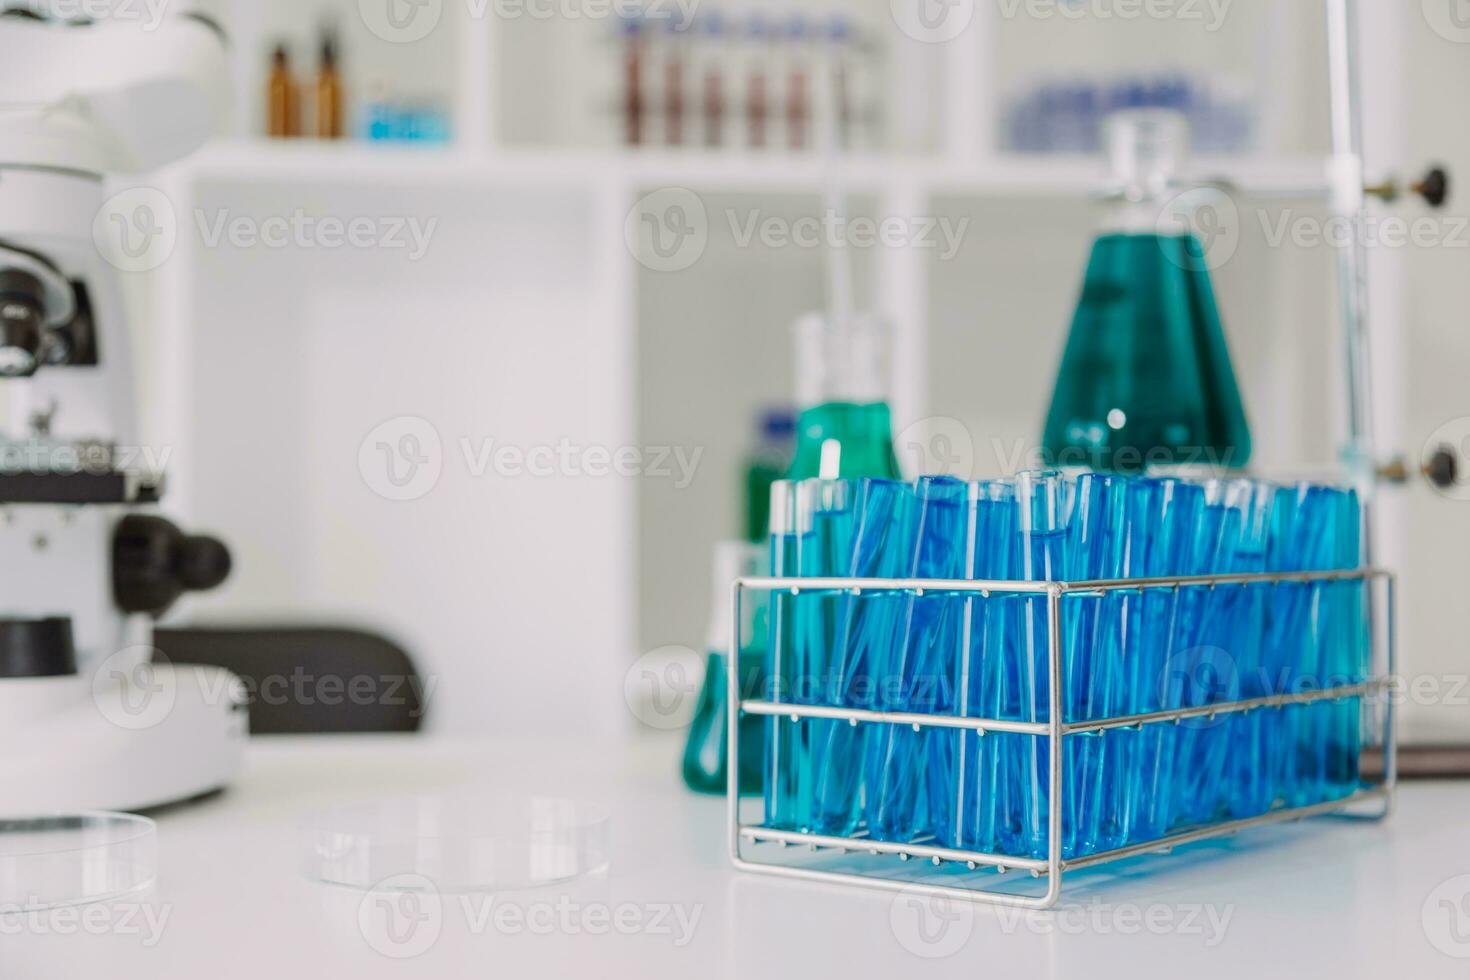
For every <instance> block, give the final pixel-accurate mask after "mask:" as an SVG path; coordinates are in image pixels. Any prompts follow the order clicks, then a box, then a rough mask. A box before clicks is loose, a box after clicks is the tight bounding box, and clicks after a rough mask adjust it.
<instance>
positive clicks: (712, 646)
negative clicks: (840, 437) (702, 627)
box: [682, 541, 770, 793]
mask: <svg viewBox="0 0 1470 980" xmlns="http://www.w3.org/2000/svg"><path fill="white" fill-rule="evenodd" d="M769 569H770V561H769V558H768V557H767V556H766V551H765V549H764V548H763V547H762V546H761V545H758V544H750V543H749V542H745V541H722V542H720V543H719V544H718V545H716V546H715V562H714V595H713V596H712V597H711V600H710V628H709V636H708V639H707V642H706V644H705V648H706V652H707V654H708V657H707V659H706V661H705V665H706V666H705V676H704V686H703V688H702V689H701V690H700V693H699V703H698V705H696V707H695V711H694V720H693V722H692V723H691V724H690V726H689V737H688V740H687V741H686V742H685V745H684V758H683V768H682V772H683V776H684V782H685V784H686V785H687V786H688V787H689V788H690V789H692V790H694V791H696V792H699V793H724V792H725V791H726V789H727V787H728V776H727V774H728V772H729V766H728V761H727V759H728V751H727V749H728V744H729V742H728V739H729V728H728V727H727V726H728V719H729V711H730V708H729V705H730V697H729V695H730V690H729V674H728V673H727V672H728V671H731V670H738V671H739V672H740V677H739V679H738V681H737V683H738V685H739V689H740V691H741V692H742V695H743V696H746V697H756V696H758V695H759V694H760V693H761V685H762V681H761V676H760V675H761V672H762V670H763V668H764V663H765V656H766V653H765V639H766V627H765V623H764V613H763V611H762V610H761V609H760V607H759V606H758V605H757V604H755V603H753V602H750V601H746V602H745V603H744V604H743V609H744V614H745V619H746V622H744V623H742V624H741V628H740V636H741V639H742V641H743V643H742V649H741V650H740V651H739V652H738V653H735V652H734V651H731V650H730V639H731V637H730V615H731V600H730V590H731V588H732V587H733V586H734V585H735V580H736V579H738V578H741V577H744V576H752V575H765V574H768V573H769ZM755 619H759V620H760V622H752V621H751V620H755ZM764 755H765V720H764V719H763V718H760V717H759V716H756V715H748V716H745V717H742V718H741V719H740V791H741V792H742V793H759V792H760V791H761V784H762V776H761V765H762V762H763V759H764Z"/></svg>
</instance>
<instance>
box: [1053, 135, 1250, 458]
mask: <svg viewBox="0 0 1470 980" xmlns="http://www.w3.org/2000/svg"><path fill="white" fill-rule="evenodd" d="M1108 142H1109V147H1110V153H1111V156H1112V161H1113V168H1114V171H1115V176H1116V177H1117V178H1118V180H1119V181H1120V182H1121V185H1122V190H1121V196H1120V199H1119V201H1118V202H1117V203H1116V204H1115V206H1114V209H1113V212H1112V214H1111V215H1110V216H1109V219H1108V221H1107V223H1106V225H1105V227H1104V230H1103V232H1102V234H1100V235H1099V237H1098V238H1097V240H1096V242H1094V244H1093V247H1092V257H1091V259H1090V261H1089V262H1088V266H1087V276H1086V279H1085V280H1084V282H1083V285H1082V296H1081V299H1080V300H1079V301H1078V304H1077V312H1076V315H1075V317H1074V319H1073V321H1072V331H1071V335H1070V336H1069V338H1068V340H1067V347H1066V352H1065V353H1064V355H1063V357H1062V366H1061V372H1060V375H1059V377H1058V378H1057V385H1056V392H1055V394H1054V395H1053V397H1052V404H1051V412H1050V414H1049V415H1048V417H1047V421H1046V432H1045V435H1044V436H1043V448H1044V449H1045V451H1046V452H1047V454H1048V457H1049V459H1050V461H1051V462H1052V463H1053V464H1054V465H1058V466H1072V465H1076V466H1089V467H1092V468H1093V469H1099V470H1115V471H1125V472H1126V471H1137V470H1142V469H1144V468H1145V467H1147V466H1151V465H1166V466H1179V465H1195V464H1206V465H1211V466H1216V467H1223V468H1228V469H1239V468H1242V467H1244V466H1245V465H1246V463H1247V462H1249V460H1250V455H1251V436H1250V428H1249V426H1248V425H1247V423H1246V417H1245V409H1244V407H1243V405H1242V404H1241V398H1240V389H1239V387H1238V386H1237V384H1236V381H1235V372H1234V370H1233V369H1232V367H1231V364H1230V351H1229V347H1228V345H1227V344H1226V342H1225V332H1224V329H1223V327H1222V326H1221V323H1220V311H1219V308H1218V307H1217V306H1216V304H1215V292H1214V289H1213V287H1212V286H1211V284H1210V268H1209V261H1208V256H1207V255H1206V249H1205V247H1204V245H1203V244H1202V243H1201V241H1200V239H1199V237H1198V236H1196V235H1195V234H1194V231H1193V225H1192V224H1191V222H1189V221H1188V220H1180V219H1181V217H1182V215H1181V213H1180V210H1179V208H1180V201H1181V199H1180V198H1177V197H1176V198H1175V200H1173V201H1170V200H1168V197H1169V189H1170V179H1171V178H1172V176H1173V171H1174V168H1175V165H1176V162H1177V160H1178V159H1179V158H1180V157H1181V156H1182V155H1183V153H1184V147H1185V144H1186V143H1187V142H1188V124H1187V123H1186V121H1185V120H1184V118H1183V117H1182V116H1180V115H1178V114H1177V113H1172V112H1163V111H1138V112H1124V113H1119V114H1118V115H1116V116H1114V117H1113V118H1112V120H1110V122H1109V134H1108Z"/></svg>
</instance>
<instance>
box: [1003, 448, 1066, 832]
mask: <svg viewBox="0 0 1470 980" xmlns="http://www.w3.org/2000/svg"><path fill="white" fill-rule="evenodd" d="M1064 494H1065V489H1064V485H1063V480H1062V476H1061V474H1060V473H1057V472H1053V471H1029V472H1025V473H1022V474H1021V475H1020V476H1018V477H1017V478H1016V500H1017V504H1018V514H1019V516H1020V537H1021V556H1020V557H1021V563H1020V566H1019V568H1018V570H1017V571H1018V578H1020V579H1022V580H1023V581H1027V582H1059V581H1061V580H1062V548H1063V536H1064V535H1065V533H1066V526H1065V523H1064V511H1063V503H1064ZM1020 602H1021V604H1022V606H1023V612H1022V614H1021V624H1020V633H1019V636H1018V641H1019V644H1020V661H1021V663H1020V667H1021V672H1022V673H1021V710H1022V714H1023V717H1024V720H1026V721H1029V722H1047V721H1049V720H1050V719H1051V680H1050V677H1051V674H1050V664H1051V629H1050V625H1049V622H1048V600H1047V598H1046V597H1045V596H1030V595H1028V596H1026V597H1024V598H1022V599H1021V600H1020ZM1018 775H1019V779H1020V782H1021V785H1022V790H1023V793H1024V795H1023V797H1022V801H1021V803H1022V833H1023V845H1024V847H1025V848H1026V851H1027V853H1028V854H1029V856H1031V857H1034V858H1041V857H1045V856H1046V854H1047V849H1048V843H1049V839H1050V819H1049V811H1048V806H1049V803H1048V801H1049V799H1050V789H1051V755H1050V752H1049V751H1048V748H1047V740H1046V739H1045V738H1041V737H1039V736H1026V737H1025V739H1024V740H1023V741H1022V742H1021V760H1020V770H1019V773H1018ZM1068 795H1070V794H1068Z"/></svg>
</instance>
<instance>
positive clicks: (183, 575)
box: [112, 514, 231, 616]
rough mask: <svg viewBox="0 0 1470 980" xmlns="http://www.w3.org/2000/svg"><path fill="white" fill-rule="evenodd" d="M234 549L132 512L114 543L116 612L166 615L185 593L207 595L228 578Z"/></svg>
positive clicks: (157, 519) (119, 525)
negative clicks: (230, 549) (231, 551)
mask: <svg viewBox="0 0 1470 980" xmlns="http://www.w3.org/2000/svg"><path fill="white" fill-rule="evenodd" d="M230 566H231V561H230V551H229V549H228V548H227V547H225V545H224V544H223V543H222V542H221V541H219V540H217V539H216V538H211V537H206V536H204V535H197V534H185V533H184V532H183V531H180V530H179V529H178V528H177V527H176V526H175V525H174V524H172V523H171V522H169V521H166V520H164V519H163V518H161V517H153V516H149V515H142V514H132V515H129V516H128V517H125V518H123V519H122V520H121V521H119V522H118V526H117V532H116V534H115V535H114V536H113V541H112V591H113V598H114V600H115V601H116V602H117V605H118V608H119V609H121V610H123V611H124V612H130V613H148V614H149V615H151V616H162V615H163V614H164V613H165V612H167V611H168V609H169V607H170V606H172V605H173V604H174V603H175V602H177V601H178V599H179V597H180V596H181V595H183V594H184V593H185V592H207V591H209V590H210V589H213V588H217V587H218V586H219V585H221V584H223V582H224V581H225V579H227V578H229V576H230Z"/></svg>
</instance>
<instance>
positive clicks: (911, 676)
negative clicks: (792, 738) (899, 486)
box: [866, 477, 968, 842]
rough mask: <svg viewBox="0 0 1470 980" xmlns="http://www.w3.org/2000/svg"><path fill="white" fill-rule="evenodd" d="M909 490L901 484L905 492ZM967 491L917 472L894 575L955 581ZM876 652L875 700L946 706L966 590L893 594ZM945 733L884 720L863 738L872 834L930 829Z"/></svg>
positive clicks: (890, 706)
mask: <svg viewBox="0 0 1470 980" xmlns="http://www.w3.org/2000/svg"><path fill="white" fill-rule="evenodd" d="M905 489H907V487H906V488H905ZM967 502H968V488H967V487H966V485H965V483H964V482H963V481H960V480H956V479H954V478H953V477H924V478H922V479H920V480H919V481H918V483H917V485H916V486H915V488H914V489H913V498H912V503H911V506H909V507H907V508H903V509H902V510H901V512H900V514H899V519H900V523H901V529H900V536H899V538H898V540H897V541H895V542H893V543H894V544H895V545H898V546H899V547H898V548H896V549H895V550H896V551H897V552H898V565H899V575H900V576H902V577H906V578H919V579H959V578H961V577H963V575H964V573H965V554H966V543H967V541H966V531H967V520H968V506H967ZM889 601H890V602H891V608H892V611H893V613H894V619H893V621H892V628H891V632H888V635H887V637H886V640H887V643H886V645H885V646H884V648H883V649H882V650H881V651H880V653H879V657H880V660H879V669H878V676H879V677H880V678H881V684H880V690H879V692H878V705H879V707H880V708H882V709H883V710H885V711H902V712H912V713H916V714H948V713H951V712H953V710H954V704H955V692H954V688H953V687H952V685H951V678H952V676H953V667H952V664H953V663H954V662H955V661H956V660H957V659H958V657H959V653H960V641H961V629H960V628H961V617H962V615H963V612H964V608H965V604H964V596H962V595H959V594H956V593H944V592H940V593H928V594H925V595H923V596H918V595H915V594H913V593H907V592H906V593H900V594H898V595H896V596H894V597H893V598H892V599H891V600H889ZM952 735H953V733H952V732H949V731H939V730H935V729H927V728H926V729H921V730H919V731H914V730H913V729H912V728H911V727H908V726H902V725H885V726H881V727H880V728H878V729H877V730H876V731H874V732H873V733H872V735H871V736H870V738H869V740H868V746H867V749H868V759H867V770H866V777H867V778H866V782H867V791H866V818H867V826H868V833H869V834H871V835H872V836H873V837H874V838H876V839H878V840H887V841H900V842H906V841H911V840H914V839H916V838H919V837H923V836H927V835H928V834H930V833H931V831H932V828H933V824H932V822H931V819H930V815H929V813H928V804H929V796H928V794H927V774H928V772H929V771H930V769H931V768H933V769H942V768H947V765H948V760H949V757H950V755H951V751H950V750H951V749H952V748H953V746H952V744H951V740H950V736H952Z"/></svg>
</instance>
